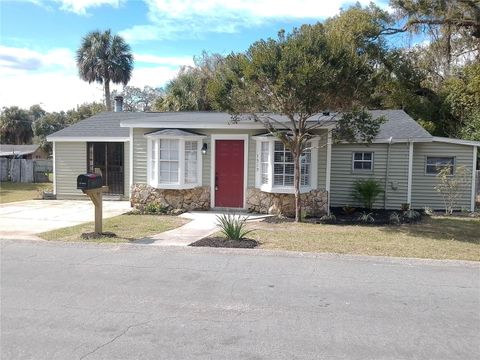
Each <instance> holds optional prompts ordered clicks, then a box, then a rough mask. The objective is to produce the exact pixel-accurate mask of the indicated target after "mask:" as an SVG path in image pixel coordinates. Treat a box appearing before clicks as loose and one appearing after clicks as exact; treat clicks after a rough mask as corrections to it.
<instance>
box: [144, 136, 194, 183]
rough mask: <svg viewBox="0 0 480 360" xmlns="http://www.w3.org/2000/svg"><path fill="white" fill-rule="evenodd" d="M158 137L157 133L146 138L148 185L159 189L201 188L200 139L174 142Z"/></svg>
mask: <svg viewBox="0 0 480 360" xmlns="http://www.w3.org/2000/svg"><path fill="white" fill-rule="evenodd" d="M161 134H162V132H161V131H160V132H156V133H152V134H147V135H146V137H147V148H148V149H147V154H148V155H147V157H148V159H147V167H148V169H147V170H148V171H147V174H148V179H147V180H148V184H149V185H150V186H153V187H156V188H161V189H188V188H193V187H196V186H201V185H202V184H201V179H202V155H201V148H202V145H203V143H202V138H203V136H201V135H196V134H192V135H187V136H182V137H176V138H175V137H171V136H169V137H166V136H161ZM187 134H188V133H187ZM159 135H160V136H159Z"/></svg>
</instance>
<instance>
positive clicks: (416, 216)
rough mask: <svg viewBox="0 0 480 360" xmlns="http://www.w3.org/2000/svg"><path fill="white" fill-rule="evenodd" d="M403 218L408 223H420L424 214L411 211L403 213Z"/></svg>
mask: <svg viewBox="0 0 480 360" xmlns="http://www.w3.org/2000/svg"><path fill="white" fill-rule="evenodd" d="M403 218H404V219H405V221H406V222H410V223H413V222H416V221H419V220H420V219H421V218H422V214H420V213H419V212H418V211H416V210H413V209H410V210H407V211H405V212H404V213H403Z"/></svg>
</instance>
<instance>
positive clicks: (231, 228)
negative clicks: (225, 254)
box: [217, 214, 253, 240]
mask: <svg viewBox="0 0 480 360" xmlns="http://www.w3.org/2000/svg"><path fill="white" fill-rule="evenodd" d="M247 220H248V216H240V215H235V214H222V215H218V216H217V221H218V226H220V229H221V230H222V233H223V234H224V235H225V236H226V237H227V239H229V240H243V239H244V238H245V236H246V235H247V234H249V233H251V232H252V231H253V230H246V229H245V226H246V225H247Z"/></svg>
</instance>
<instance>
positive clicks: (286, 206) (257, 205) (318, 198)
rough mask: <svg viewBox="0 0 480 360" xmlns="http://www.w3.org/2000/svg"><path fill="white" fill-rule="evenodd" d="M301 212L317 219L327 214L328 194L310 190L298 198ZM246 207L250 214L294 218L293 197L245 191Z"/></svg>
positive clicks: (259, 191) (256, 190)
mask: <svg viewBox="0 0 480 360" xmlns="http://www.w3.org/2000/svg"><path fill="white" fill-rule="evenodd" d="M300 199H301V202H302V212H304V214H306V216H309V217H319V216H322V215H325V214H326V213H327V206H328V193H327V192H326V191H323V190H311V191H309V192H307V193H303V194H301V196H300ZM247 207H248V210H249V211H251V212H257V213H261V214H271V215H281V216H288V217H293V216H295V195H294V194H276V193H268V192H264V191H261V190H259V189H256V188H250V189H248V190H247Z"/></svg>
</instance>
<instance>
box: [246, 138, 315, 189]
mask: <svg viewBox="0 0 480 360" xmlns="http://www.w3.org/2000/svg"><path fill="white" fill-rule="evenodd" d="M256 139H257V174H256V187H257V188H259V189H261V190H262V191H266V192H278V193H293V192H294V173H295V166H294V161H293V155H292V153H291V152H290V150H288V149H286V148H285V146H284V144H283V143H282V142H281V141H279V140H276V139H275V138H273V137H268V136H258V137H256ZM317 154H318V139H312V140H311V141H310V142H309V143H307V148H306V149H305V151H304V152H303V154H302V155H301V157H300V173H301V174H300V190H301V191H303V192H306V191H310V190H311V189H313V188H315V187H316V186H317V158H318V155H317Z"/></svg>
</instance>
